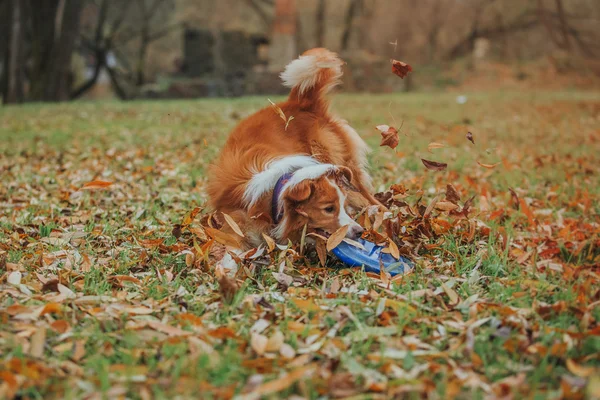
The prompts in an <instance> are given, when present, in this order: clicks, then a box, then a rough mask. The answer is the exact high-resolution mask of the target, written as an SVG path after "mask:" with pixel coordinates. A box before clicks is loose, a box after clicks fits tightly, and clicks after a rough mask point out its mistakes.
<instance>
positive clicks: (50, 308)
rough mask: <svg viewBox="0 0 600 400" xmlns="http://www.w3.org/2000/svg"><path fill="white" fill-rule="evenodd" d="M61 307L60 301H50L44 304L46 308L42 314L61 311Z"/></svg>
mask: <svg viewBox="0 0 600 400" xmlns="http://www.w3.org/2000/svg"><path fill="white" fill-rule="evenodd" d="M60 308H61V307H60V304H58V303H48V304H46V305H45V306H44V309H43V310H42V312H41V314H40V316H41V315H46V314H52V313H59V312H60Z"/></svg>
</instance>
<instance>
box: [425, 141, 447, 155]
mask: <svg viewBox="0 0 600 400" xmlns="http://www.w3.org/2000/svg"><path fill="white" fill-rule="evenodd" d="M443 147H447V146H446V145H445V144H443V143H437V142H431V143H429V144H428V145H427V150H429V152H430V153H433V152H432V151H431V150H433V149H441V148H443Z"/></svg>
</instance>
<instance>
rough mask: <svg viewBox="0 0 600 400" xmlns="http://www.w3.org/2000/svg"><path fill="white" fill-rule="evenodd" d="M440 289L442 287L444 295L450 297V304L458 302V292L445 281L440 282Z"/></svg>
mask: <svg viewBox="0 0 600 400" xmlns="http://www.w3.org/2000/svg"><path fill="white" fill-rule="evenodd" d="M442 289H444V292H445V293H446V295H447V296H448V298H449V299H450V304H451V305H457V304H458V302H459V301H460V297H459V296H458V293H456V291H455V290H454V289H452V288H451V287H449V286H448V285H446V284H445V283H442Z"/></svg>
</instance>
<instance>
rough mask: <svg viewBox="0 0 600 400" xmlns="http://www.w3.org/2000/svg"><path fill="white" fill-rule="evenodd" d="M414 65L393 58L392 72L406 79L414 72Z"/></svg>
mask: <svg viewBox="0 0 600 400" xmlns="http://www.w3.org/2000/svg"><path fill="white" fill-rule="evenodd" d="M412 70H413V69H412V67H411V66H410V65H408V64H407V63H405V62H402V61H398V60H392V72H393V73H394V74H396V75H398V76H399V77H400V78H402V79H404V77H405V76H406V75H408V73H409V72H412Z"/></svg>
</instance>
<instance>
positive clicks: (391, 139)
mask: <svg viewBox="0 0 600 400" xmlns="http://www.w3.org/2000/svg"><path fill="white" fill-rule="evenodd" d="M376 128H377V129H378V130H379V131H380V132H381V143H380V144H379V146H388V147H389V148H391V149H395V148H396V147H398V143H399V142H400V138H399V136H398V131H397V130H396V128H394V127H393V126H388V125H378V126H376Z"/></svg>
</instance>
